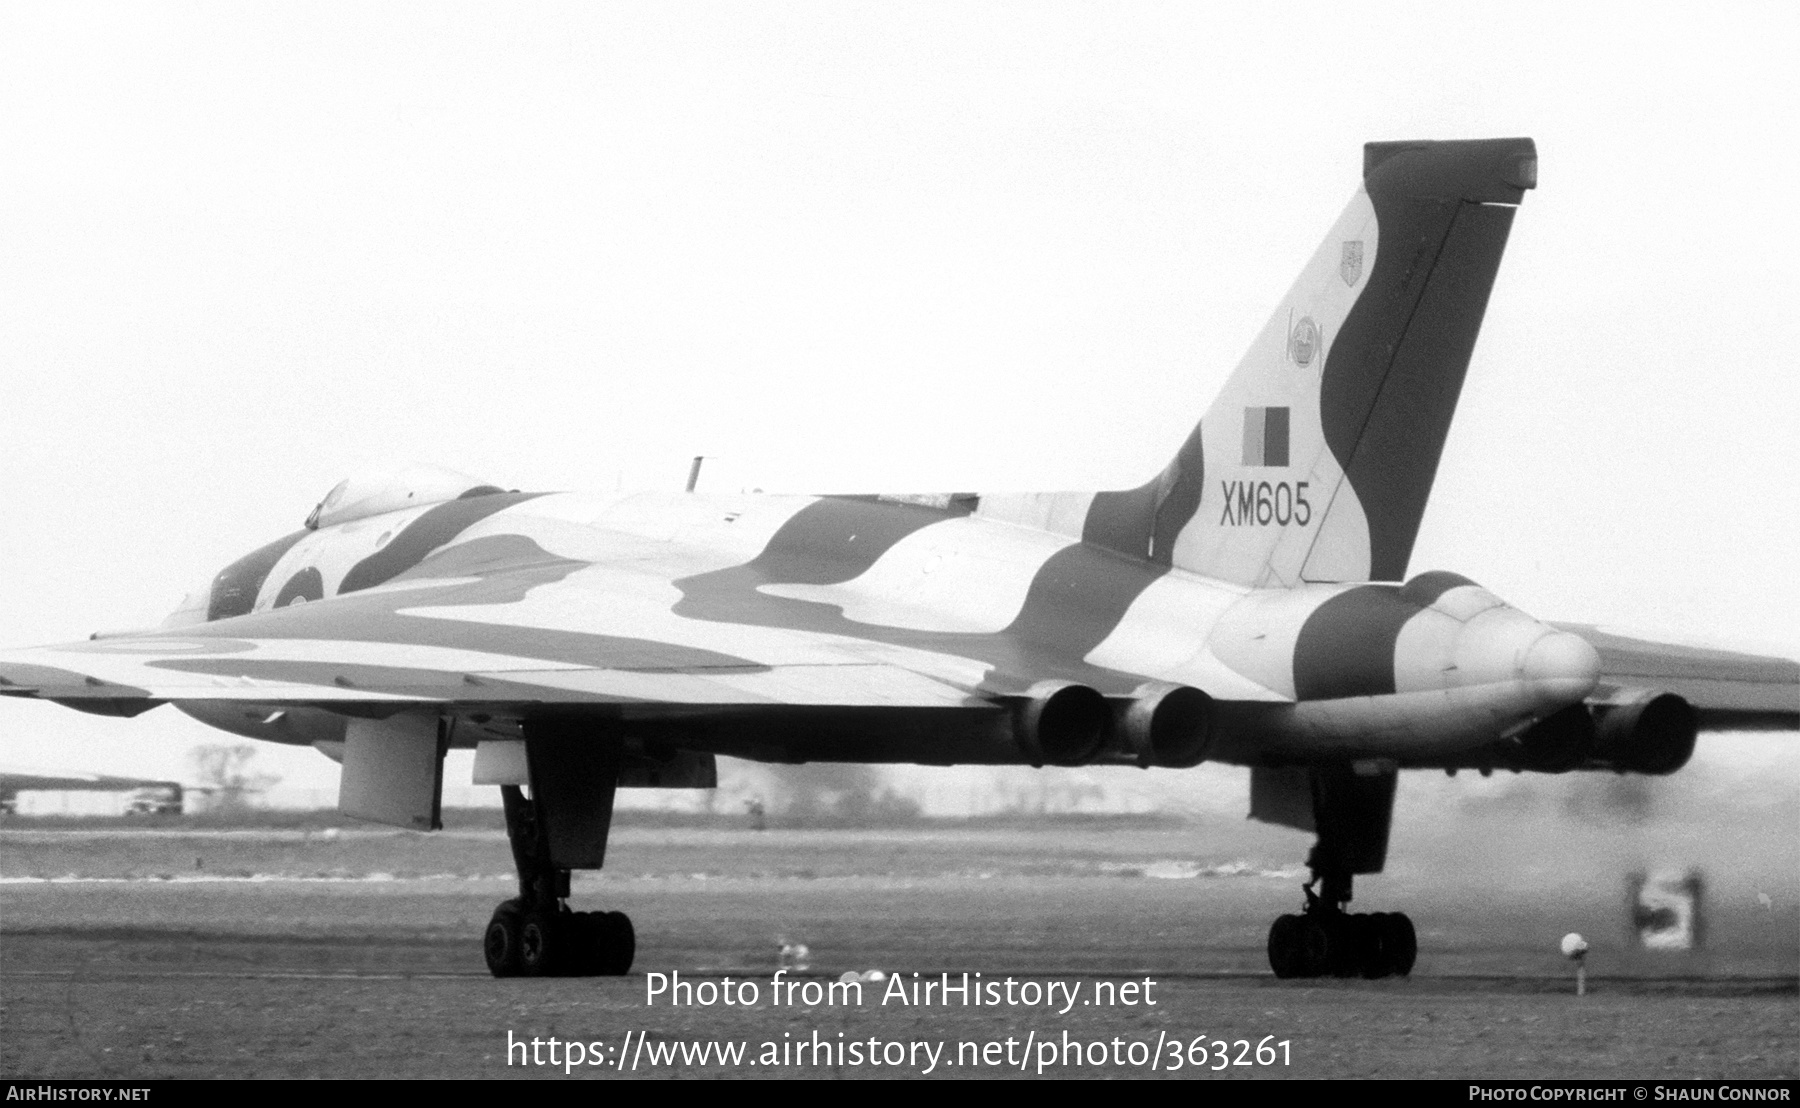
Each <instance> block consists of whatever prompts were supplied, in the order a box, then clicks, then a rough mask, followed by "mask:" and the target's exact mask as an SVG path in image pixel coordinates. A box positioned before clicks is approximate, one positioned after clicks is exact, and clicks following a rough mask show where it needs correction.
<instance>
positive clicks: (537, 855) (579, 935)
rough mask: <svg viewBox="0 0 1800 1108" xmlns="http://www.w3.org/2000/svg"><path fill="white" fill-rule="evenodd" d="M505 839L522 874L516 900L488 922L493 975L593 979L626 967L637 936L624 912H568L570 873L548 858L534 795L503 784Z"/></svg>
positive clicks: (486, 946) (485, 943) (485, 948)
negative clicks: (510, 845)
mask: <svg viewBox="0 0 1800 1108" xmlns="http://www.w3.org/2000/svg"><path fill="white" fill-rule="evenodd" d="M500 795H501V799H502V800H503V801H504V803H505V805H506V836H507V838H508V839H509V840H510V841H511V843H512V853H513V864H514V865H515V866H517V867H518V871H519V895H518V896H517V897H515V898H513V899H511V900H507V901H503V902H502V903H501V904H500V906H499V907H498V908H495V909H494V918H493V919H491V920H489V921H488V925H487V934H486V935H484V936H483V938H482V952H483V953H484V954H485V955H486V956H487V966H488V970H489V971H490V972H492V973H493V975H494V976H495V977H520V976H525V977H590V976H596V975H618V974H623V973H626V972H628V971H629V970H630V969H631V960H632V958H633V956H635V955H636V953H637V935H636V932H635V931H633V929H632V926H631V920H630V918H629V917H627V916H626V915H625V913H623V912H575V911H571V910H570V909H569V906H568V903H567V901H568V896H569V871H568V870H566V869H561V868H558V867H557V866H556V865H555V864H554V862H553V861H552V859H551V854H550V840H549V836H548V835H547V834H546V831H545V827H544V821H543V818H542V812H541V811H540V810H539V803H538V801H537V799H536V798H535V797H533V798H530V799H527V798H526V796H525V795H524V793H523V792H521V791H520V789H519V787H518V786H517V785H503V786H501V789H500Z"/></svg>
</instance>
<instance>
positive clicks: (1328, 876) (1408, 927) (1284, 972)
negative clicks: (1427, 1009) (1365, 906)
mask: <svg viewBox="0 0 1800 1108" xmlns="http://www.w3.org/2000/svg"><path fill="white" fill-rule="evenodd" d="M1307 866H1308V867H1309V868H1310V869H1311V870H1312V873H1313V879H1312V880H1311V881H1308V882H1307V883H1306V884H1305V886H1303V889H1304V891H1305V893H1306V909H1305V911H1303V912H1301V913H1300V914H1299V915H1292V914H1289V915H1285V916H1282V917H1281V918H1279V919H1277V920H1276V921H1275V923H1274V925H1273V926H1272V927H1270V928H1269V966H1270V968H1272V969H1273V970H1274V971H1275V976H1276V977H1327V976H1329V977H1367V978H1377V977H1389V976H1395V977H1405V976H1406V975H1407V974H1409V973H1411V972H1412V968H1413V961H1414V959H1415V958H1417V957H1418V953H1419V943H1418V936H1417V934H1416V933H1415V932H1414V930H1413V925H1412V920H1410V919H1408V918H1407V917H1406V916H1405V915H1404V914H1403V913H1400V912H1374V913H1355V914H1353V913H1350V912H1346V911H1344V906H1345V905H1347V904H1349V903H1350V883H1351V871H1350V869H1349V868H1348V867H1347V866H1343V865H1340V864H1337V861H1336V859H1334V858H1333V857H1332V856H1331V852H1330V851H1328V850H1326V849H1325V848H1324V840H1323V838H1321V840H1320V843H1319V845H1317V846H1314V847H1313V852H1312V856H1311V857H1310V858H1308V859H1307ZM1315 887H1316V888H1315Z"/></svg>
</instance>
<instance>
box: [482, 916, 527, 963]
mask: <svg viewBox="0 0 1800 1108" xmlns="http://www.w3.org/2000/svg"><path fill="white" fill-rule="evenodd" d="M523 922H524V921H523V920H522V919H521V918H520V916H519V912H518V910H517V909H516V908H513V907H512V906H511V905H510V904H502V905H501V906H500V907H498V908H496V909H494V918H493V919H490V920H488V925H487V931H486V933H484V934H483V935H482V937H481V952H482V954H483V956H484V957H486V959H487V968H488V972H489V973H491V974H493V975H494V976H495V977H517V976H519V975H520V974H521V973H523V972H524V965H523V963H522V962H521V961H520V959H519V938H520V936H519V931H520V928H521V926H522V924H523Z"/></svg>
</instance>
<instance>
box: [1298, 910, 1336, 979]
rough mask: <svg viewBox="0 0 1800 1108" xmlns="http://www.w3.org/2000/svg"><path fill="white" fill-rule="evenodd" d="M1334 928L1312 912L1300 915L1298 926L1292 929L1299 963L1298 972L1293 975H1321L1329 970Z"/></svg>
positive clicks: (1333, 944)
mask: <svg viewBox="0 0 1800 1108" xmlns="http://www.w3.org/2000/svg"><path fill="white" fill-rule="evenodd" d="M1335 930H1336V929H1335V928H1332V927H1330V926H1329V925H1327V924H1326V923H1325V921H1324V920H1322V919H1320V918H1319V917H1318V916H1316V915H1313V914H1312V913H1308V914H1306V915H1304V916H1301V917H1300V926H1299V927H1298V928H1296V929H1295V930H1294V945H1295V949H1296V950H1297V951H1298V953H1297V955H1296V958H1297V960H1298V961H1299V964H1300V972H1299V973H1298V974H1296V975H1295V976H1298V977H1323V976H1325V975H1326V974H1327V973H1330V972H1331V956H1332V948H1333V947H1334V946H1335V945H1337V943H1336V936H1335V935H1334V934H1333V932H1334V931H1335Z"/></svg>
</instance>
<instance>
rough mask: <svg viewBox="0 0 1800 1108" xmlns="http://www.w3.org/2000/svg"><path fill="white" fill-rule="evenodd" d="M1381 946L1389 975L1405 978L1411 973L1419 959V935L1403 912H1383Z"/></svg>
mask: <svg viewBox="0 0 1800 1108" xmlns="http://www.w3.org/2000/svg"><path fill="white" fill-rule="evenodd" d="M1382 916H1383V917H1385V918H1383V919H1381V921H1380V922H1381V946H1382V952H1383V954H1384V955H1385V958H1384V961H1386V962H1387V970H1388V972H1389V973H1391V974H1393V975H1395V976H1397V977H1405V976H1407V975H1409V974H1411V973H1412V968H1413V962H1414V961H1416V960H1417V959H1418V957H1419V935H1418V932H1417V931H1415V930H1413V922H1412V920H1411V919H1408V918H1407V915H1406V913H1405V912H1383V913H1382Z"/></svg>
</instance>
